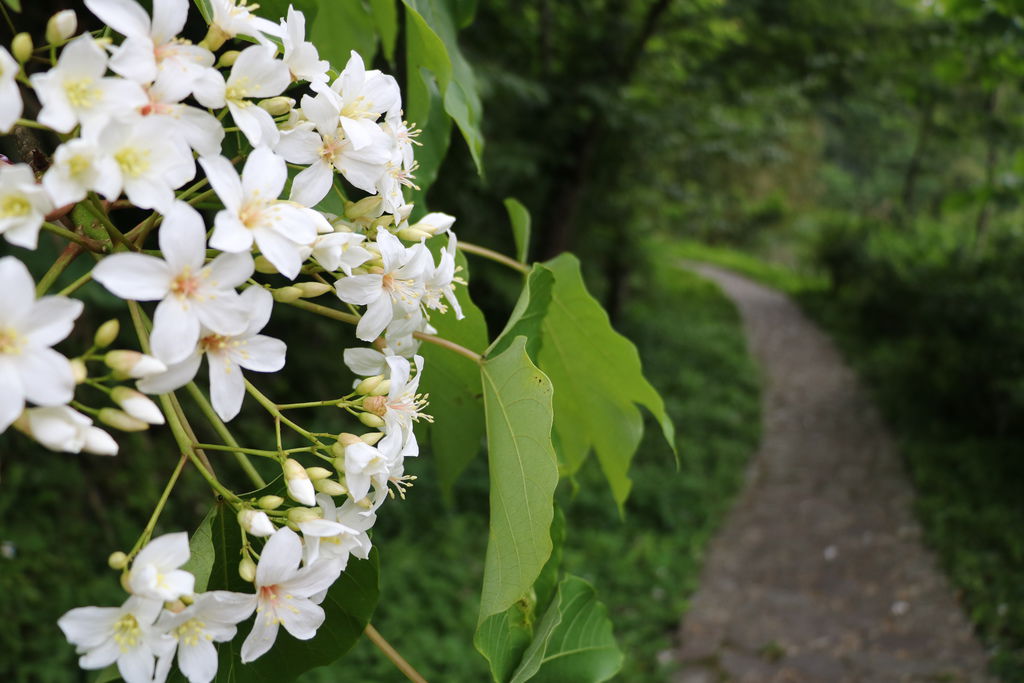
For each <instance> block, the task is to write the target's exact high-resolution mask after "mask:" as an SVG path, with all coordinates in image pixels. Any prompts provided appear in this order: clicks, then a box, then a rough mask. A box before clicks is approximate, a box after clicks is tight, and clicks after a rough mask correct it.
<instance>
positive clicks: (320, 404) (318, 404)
mask: <svg viewBox="0 0 1024 683" xmlns="http://www.w3.org/2000/svg"><path fill="white" fill-rule="evenodd" d="M344 401H345V397H344V396H343V397H341V398H332V399H328V400H326V401H306V402H305V403H278V404H277V409H278V410H294V409H296V408H324V407H327V406H338V404H339V403H343V402H344Z"/></svg>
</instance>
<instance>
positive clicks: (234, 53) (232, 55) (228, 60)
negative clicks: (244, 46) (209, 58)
mask: <svg viewBox="0 0 1024 683" xmlns="http://www.w3.org/2000/svg"><path fill="white" fill-rule="evenodd" d="M240 54H242V53H241V52H239V51H238V50H228V51H227V52H225V53H224V54H222V55H221V56H220V59H218V60H217V68H218V69H224V68H227V67H229V66H234V65H235V60H236V59H238V55H240Z"/></svg>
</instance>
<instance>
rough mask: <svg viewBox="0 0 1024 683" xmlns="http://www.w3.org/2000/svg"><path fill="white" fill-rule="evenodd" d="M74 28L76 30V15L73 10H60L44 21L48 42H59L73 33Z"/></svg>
mask: <svg viewBox="0 0 1024 683" xmlns="http://www.w3.org/2000/svg"><path fill="white" fill-rule="evenodd" d="M76 30H78V15H77V14H75V10H73V9H65V10H61V11H60V12H57V13H56V14H54V15H53V16H52V17H50V20H49V21H48V22H46V40H47V42H49V43H59V42H62V41H65V40H67V39H68V38H70V37H71V36H73V35H75V31H76Z"/></svg>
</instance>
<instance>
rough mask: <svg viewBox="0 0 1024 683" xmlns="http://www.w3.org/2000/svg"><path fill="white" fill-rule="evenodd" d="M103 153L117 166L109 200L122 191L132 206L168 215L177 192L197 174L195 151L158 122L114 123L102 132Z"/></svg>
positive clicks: (144, 120) (148, 119)
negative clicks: (175, 191)
mask: <svg viewBox="0 0 1024 683" xmlns="http://www.w3.org/2000/svg"><path fill="white" fill-rule="evenodd" d="M97 143H98V145H99V147H100V149H103V150H105V151H106V153H107V154H108V155H109V156H110V158H112V159H113V160H114V162H115V164H116V166H117V173H116V174H115V176H114V178H115V179H116V182H115V181H114V180H111V181H110V183H111V184H110V189H116V192H112V193H111V194H110V195H107V199H111V200H113V199H117V197H118V195H120V194H121V190H122V188H123V189H124V193H125V194H126V195H128V199H129V200H131V202H132V204H134V205H135V206H138V207H140V208H143V209H156V210H157V211H160V212H161V213H166V212H167V211H169V210H170V208H171V206H172V205H173V204H174V190H176V189H178V188H179V187H181V186H182V185H184V184H185V183H187V182H188V181H189V180H191V179H192V178H193V177H195V174H196V165H195V160H194V159H193V158H192V150H190V149H189V147H188V145H187V144H186V143H185V140H184V139H183V138H181V137H180V136H178V135H174V134H173V131H168V129H167V126H166V124H164V123H162V122H161V121H159V120H157V119H150V118H142V119H136V120H135V121H132V122H130V123H121V122H112V123H110V124H109V125H107V126H106V127H104V128H103V130H102V131H101V132H100V134H99V137H98V139H97Z"/></svg>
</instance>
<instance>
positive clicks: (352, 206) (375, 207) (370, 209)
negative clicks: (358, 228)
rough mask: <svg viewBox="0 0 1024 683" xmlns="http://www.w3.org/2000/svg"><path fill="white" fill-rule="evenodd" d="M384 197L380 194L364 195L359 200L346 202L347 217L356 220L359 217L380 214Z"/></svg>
mask: <svg viewBox="0 0 1024 683" xmlns="http://www.w3.org/2000/svg"><path fill="white" fill-rule="evenodd" d="M382 203H383V198H382V197H381V196H380V195H379V194H375V195H371V196H369V197H363V198H362V199H360V200H359V201H358V202H348V203H346V204H345V218H347V219H349V220H350V221H354V220H356V219H358V218H365V217H367V216H371V215H372V216H378V215H380V210H381V205H382Z"/></svg>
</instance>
